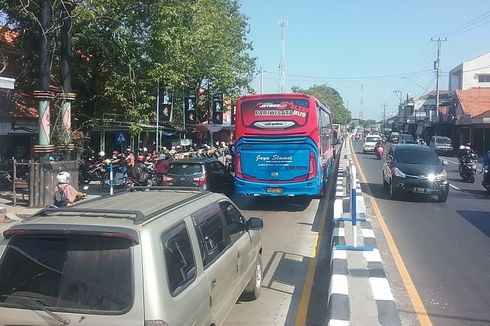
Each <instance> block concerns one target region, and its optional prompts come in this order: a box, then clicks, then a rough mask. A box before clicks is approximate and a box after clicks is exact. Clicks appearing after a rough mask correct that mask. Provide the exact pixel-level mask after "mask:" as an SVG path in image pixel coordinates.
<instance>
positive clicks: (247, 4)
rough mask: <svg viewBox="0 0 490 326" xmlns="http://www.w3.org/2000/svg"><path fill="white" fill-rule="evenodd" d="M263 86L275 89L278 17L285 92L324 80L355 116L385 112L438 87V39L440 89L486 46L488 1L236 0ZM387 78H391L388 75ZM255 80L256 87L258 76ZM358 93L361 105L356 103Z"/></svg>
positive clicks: (376, 115)
mask: <svg viewBox="0 0 490 326" xmlns="http://www.w3.org/2000/svg"><path fill="white" fill-rule="evenodd" d="M240 3H241V11H242V12H243V13H244V14H245V15H246V16H248V18H249V20H248V22H249V25H250V33H249V34H248V39H249V41H252V42H253V47H254V50H253V52H252V55H253V56H255V57H257V58H258V59H257V60H258V64H259V65H260V66H262V67H263V69H264V71H266V72H265V73H264V92H265V93H272V92H277V91H278V86H279V74H278V72H279V68H278V66H279V60H280V55H281V46H280V27H279V21H280V20H285V21H287V22H288V26H287V28H286V34H285V35H286V38H285V39H286V56H285V58H286V60H285V62H286V90H287V91H289V90H290V88H291V86H300V87H301V88H308V87H310V86H312V85H314V84H327V85H328V86H330V87H333V88H335V89H336V90H337V91H339V93H340V95H341V96H342V98H343V100H344V104H345V105H346V106H347V107H348V108H349V110H351V112H352V117H355V118H358V117H359V111H360V110H361V109H362V111H363V117H364V119H368V118H369V119H376V120H380V119H381V118H382V112H383V104H387V107H386V112H387V115H388V113H390V112H395V111H396V110H397V105H398V102H399V99H398V97H397V95H395V93H394V92H393V91H394V90H400V91H401V92H402V94H403V95H402V96H403V98H405V97H406V96H407V93H408V94H410V96H414V97H418V96H421V95H423V94H425V93H428V92H429V91H430V90H433V89H435V84H436V83H435V73H434V71H433V70H432V69H433V61H434V60H435V58H436V42H431V37H439V36H440V37H447V41H446V42H442V50H441V72H442V75H441V79H440V89H447V84H448V74H447V72H448V71H449V70H451V69H452V68H454V67H455V66H457V65H458V64H460V63H461V62H463V61H466V60H469V59H473V58H476V57H478V56H480V55H482V54H485V53H488V52H490V0H411V1H407V0H302V1H299V0H296V1H293V0H240ZM386 76H390V77H386ZM253 86H254V88H255V90H256V91H257V92H258V91H259V90H260V76H257V78H256V79H255V80H254V83H253ZM361 98H362V105H361Z"/></svg>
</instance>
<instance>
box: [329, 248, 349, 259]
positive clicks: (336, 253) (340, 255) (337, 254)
mask: <svg viewBox="0 0 490 326" xmlns="http://www.w3.org/2000/svg"><path fill="white" fill-rule="evenodd" d="M332 259H344V260H345V259H347V250H337V249H335V248H334V250H333V255H332Z"/></svg>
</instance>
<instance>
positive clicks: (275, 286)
mask: <svg viewBox="0 0 490 326" xmlns="http://www.w3.org/2000/svg"><path fill="white" fill-rule="evenodd" d="M328 195H331V192H330V193H329V194H328ZM327 198H328V197H327V196H325V198H324V199H322V200H319V199H311V198H305V197H299V198H296V197H294V198H292V197H239V196H235V197H233V198H232V199H233V200H234V201H235V203H236V204H237V205H238V206H239V208H240V209H241V211H242V212H243V214H244V215H245V216H246V217H251V216H257V217H261V218H262V219H263V220H264V229H263V230H262V244H263V254H262V263H263V270H264V275H263V283H262V292H261V295H260V297H259V298H258V299H257V300H256V301H252V302H240V301H239V302H237V304H235V306H234V308H233V310H232V311H231V313H230V314H229V315H228V318H227V320H226V322H225V325H295V324H296V322H297V318H298V314H299V316H301V315H304V316H305V317H306V316H308V322H307V324H309V325H320V324H323V325H325V324H326V321H325V320H326V310H327V299H328V285H329V283H328V282H329V273H328V268H329V266H330V254H329V250H330V245H329V234H331V232H326V234H327V235H326V236H320V239H321V240H322V244H321V246H320V247H321V249H319V250H318V251H317V252H316V251H315V247H316V242H317V237H318V234H319V228H320V227H324V228H331V224H328V223H327V224H325V225H324V223H322V222H321V221H322V219H324V218H325V217H326V215H327V209H326V206H325V205H329V204H331V202H332V200H327ZM330 213H331V210H329V214H330ZM331 218H332V216H330V219H331ZM313 257H316V259H315V261H314V262H313V263H314V265H315V266H317V268H316V277H314V283H315V286H313V287H312V292H311V296H309V295H307V293H306V292H304V291H303V290H304V289H305V284H306V287H307V288H308V282H306V283H305V281H306V279H307V274H308V270H309V268H311V267H310V263H312V259H313ZM309 287H311V282H310V284H309ZM306 297H308V299H309V300H307V301H309V302H310V304H309V306H310V308H309V309H308V305H307V306H305V305H304V304H305V302H307V301H305V299H306ZM302 299H303V301H302ZM300 303H301V304H300ZM312 306H313V307H312ZM300 320H301V318H300ZM304 322H305V319H303V322H302V323H304Z"/></svg>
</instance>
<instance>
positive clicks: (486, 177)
mask: <svg viewBox="0 0 490 326" xmlns="http://www.w3.org/2000/svg"><path fill="white" fill-rule="evenodd" d="M481 184H482V186H483V187H484V188H485V189H487V191H488V192H490V173H488V164H485V165H483V181H482V182H481Z"/></svg>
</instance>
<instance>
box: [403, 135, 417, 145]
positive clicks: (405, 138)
mask: <svg viewBox="0 0 490 326" xmlns="http://www.w3.org/2000/svg"><path fill="white" fill-rule="evenodd" d="M400 142H401V143H403V144H415V140H414V139H413V136H412V135H410V134H400Z"/></svg>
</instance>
